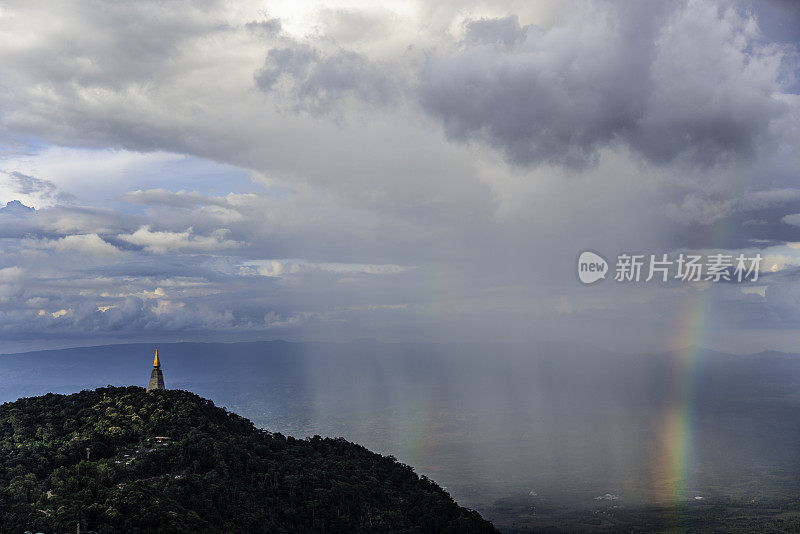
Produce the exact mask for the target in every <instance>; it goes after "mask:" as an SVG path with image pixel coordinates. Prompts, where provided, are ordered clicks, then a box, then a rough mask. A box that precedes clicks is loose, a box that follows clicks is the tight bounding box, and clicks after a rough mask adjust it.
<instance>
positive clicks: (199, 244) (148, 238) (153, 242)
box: [117, 226, 242, 254]
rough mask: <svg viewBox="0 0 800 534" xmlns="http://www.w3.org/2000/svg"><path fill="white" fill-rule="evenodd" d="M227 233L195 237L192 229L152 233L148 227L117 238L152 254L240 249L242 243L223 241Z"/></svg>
mask: <svg viewBox="0 0 800 534" xmlns="http://www.w3.org/2000/svg"><path fill="white" fill-rule="evenodd" d="M228 232H229V230H227V229H225V228H220V229H217V230H214V232H213V233H212V234H211V235H207V236H200V235H195V234H194V231H193V229H192V228H189V229H187V230H186V231H185V232H169V231H152V230H150V227H149V226H142V227H141V228H139V229H138V230H136V231H135V232H133V233H132V234H120V235H118V236H117V237H118V238H119V239H121V240H123V241H127V242H128V243H131V244H133V245H137V246H140V247H143V248H144V250H145V251H147V252H151V253H154V254H167V253H170V252H214V251H218V250H228V249H235V248H239V247H241V246H242V243H240V242H238V241H231V240H228V239H225V236H226V235H227V234H228Z"/></svg>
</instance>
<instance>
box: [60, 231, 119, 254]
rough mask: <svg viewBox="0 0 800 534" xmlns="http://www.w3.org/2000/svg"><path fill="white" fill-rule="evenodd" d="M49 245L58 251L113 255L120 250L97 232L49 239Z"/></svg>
mask: <svg viewBox="0 0 800 534" xmlns="http://www.w3.org/2000/svg"><path fill="white" fill-rule="evenodd" d="M46 246H47V247H49V248H52V249H54V250H56V251H57V252H77V253H80V254H93V255H111V254H118V253H120V250H119V249H117V247H115V246H114V245H112V244H110V243H107V242H106V241H104V240H103V239H102V238H101V237H100V236H98V235H97V234H75V235H68V236H65V237H62V238H61V239H58V240H53V241H49V242H47V244H46Z"/></svg>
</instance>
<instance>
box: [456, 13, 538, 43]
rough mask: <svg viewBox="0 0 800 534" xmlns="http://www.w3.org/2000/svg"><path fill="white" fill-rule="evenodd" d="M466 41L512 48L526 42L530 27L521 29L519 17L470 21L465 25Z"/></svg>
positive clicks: (510, 16)
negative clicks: (497, 44) (498, 44)
mask: <svg viewBox="0 0 800 534" xmlns="http://www.w3.org/2000/svg"><path fill="white" fill-rule="evenodd" d="M465 27H466V28H465V29H466V40H467V41H468V42H470V43H474V44H482V45H487V44H493V43H503V44H504V45H506V46H508V47H511V46H514V45H515V44H518V43H521V42H523V41H524V40H525V37H526V36H527V32H528V30H529V29H530V28H529V27H527V26H526V27H520V25H519V17H518V16H517V15H509V16H507V17H501V18H495V19H480V20H470V21H468V22H467V23H466V24H465Z"/></svg>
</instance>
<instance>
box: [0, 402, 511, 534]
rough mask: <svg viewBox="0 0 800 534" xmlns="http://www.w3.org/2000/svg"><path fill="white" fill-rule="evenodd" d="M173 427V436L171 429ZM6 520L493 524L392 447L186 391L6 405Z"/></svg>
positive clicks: (291, 528) (177, 526)
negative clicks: (313, 431) (275, 426)
mask: <svg viewBox="0 0 800 534" xmlns="http://www.w3.org/2000/svg"><path fill="white" fill-rule="evenodd" d="M165 438H169V439H165ZM0 524H1V525H2V528H0V531H2V532H8V533H13V532H19V533H22V532H23V531H25V530H31V531H41V532H45V533H48V534H49V533H54V532H58V533H61V532H75V531H76V525H77V524H80V525H81V530H82V531H87V530H94V531H97V532H99V533H105V532H219V531H225V532H309V531H314V532H459V533H462V532H463V533H468V532H496V531H495V529H494V527H493V526H492V525H491V524H490V523H489V522H487V521H485V520H483V519H482V518H481V517H480V515H478V513H477V512H474V511H471V510H467V509H465V508H461V507H460V506H458V505H457V504H456V503H455V502H454V501H453V500H452V498H450V496H449V495H448V494H447V493H446V492H445V491H444V490H442V489H441V488H440V487H439V486H437V485H436V484H435V483H433V482H432V481H430V480H428V479H427V478H425V477H424V476H423V477H419V476H418V475H416V474H415V473H414V472H413V470H412V469H411V468H410V467H409V466H407V465H404V464H401V463H399V462H397V461H396V460H395V459H394V458H392V457H385V456H381V455H378V454H375V453H372V452H370V451H368V450H367V449H365V448H364V447H361V446H359V445H356V444H353V443H349V442H347V441H345V440H343V439H330V438H320V437H318V436H315V437H314V438H309V439H295V438H292V437H287V436H283V435H280V434H273V433H269V432H267V431H264V430H260V429H257V428H256V427H255V426H254V425H253V424H252V423H251V422H250V421H248V420H247V419H244V418H242V417H240V416H238V415H236V414H234V413H231V412H228V411H227V410H225V409H224V408H218V407H215V406H214V404H213V403H212V402H211V401H209V400H206V399H203V398H200V397H198V396H197V395H194V394H192V393H189V392H186V391H177V390H167V391H154V392H151V393H147V392H145V390H144V389H142V388H140V387H127V388H115V387H107V388H100V389H97V390H94V391H82V392H80V393H76V394H73V395H66V396H65V395H55V394H48V395H44V396H41V397H31V398H25V399H20V400H18V401H16V402H11V403H5V404H3V405H2V406H0Z"/></svg>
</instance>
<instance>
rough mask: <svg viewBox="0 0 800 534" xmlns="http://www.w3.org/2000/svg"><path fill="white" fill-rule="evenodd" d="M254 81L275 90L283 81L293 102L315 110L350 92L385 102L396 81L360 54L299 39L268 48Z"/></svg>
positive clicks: (327, 108) (394, 91)
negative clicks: (325, 48) (318, 47)
mask: <svg viewBox="0 0 800 534" xmlns="http://www.w3.org/2000/svg"><path fill="white" fill-rule="evenodd" d="M255 81H256V84H257V85H258V87H259V88H261V89H262V90H264V91H274V90H276V89H278V88H279V86H280V85H281V83H282V82H285V84H286V85H287V87H286V89H287V90H288V91H289V92H290V94H291V95H292V96H293V97H294V98H296V106H297V107H299V108H304V109H308V110H311V111H314V112H327V111H330V110H331V108H332V106H333V105H334V104H337V103H338V102H339V101H340V100H341V99H343V98H346V97H350V96H352V97H355V98H357V99H359V100H361V101H364V102H368V103H371V104H384V103H386V102H387V101H388V100H389V99H390V98H391V97H392V96H394V95H395V94H397V93H398V90H397V87H396V85H397V83H398V81H397V80H393V79H392V76H391V74H390V71H386V70H385V69H381V68H380V66H379V65H376V64H374V63H373V62H372V61H370V60H368V59H366V58H364V57H363V56H362V55H360V54H358V53H356V52H352V51H348V50H337V51H335V52H333V53H329V54H325V53H323V52H321V51H320V50H316V49H313V48H311V47H310V46H308V45H306V44H302V43H301V44H296V45H294V46H292V47H285V48H273V49H272V50H270V51H269V53H268V54H267V58H266V60H265V61H264V66H263V67H261V69H259V70H258V71H257V72H256V73H255Z"/></svg>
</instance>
